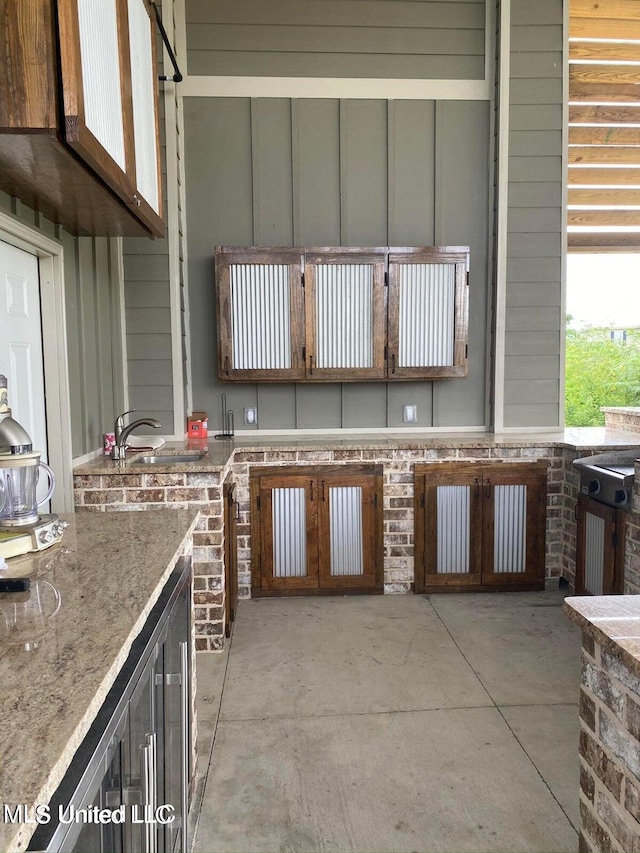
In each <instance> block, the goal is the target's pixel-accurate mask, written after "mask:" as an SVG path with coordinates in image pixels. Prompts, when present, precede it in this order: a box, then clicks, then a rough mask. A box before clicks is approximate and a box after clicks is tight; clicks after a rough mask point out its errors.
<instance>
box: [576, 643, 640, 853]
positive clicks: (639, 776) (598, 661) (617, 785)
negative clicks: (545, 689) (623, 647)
mask: <svg viewBox="0 0 640 853" xmlns="http://www.w3.org/2000/svg"><path fill="white" fill-rule="evenodd" d="M639 690H640V684H639V682H638V678H637V676H636V675H635V674H634V673H632V672H631V671H630V670H629V669H628V668H627V667H626V666H625V664H623V663H622V662H621V661H620V660H619V659H618V658H616V657H614V656H613V655H612V654H611V652H609V651H608V650H606V649H603V648H602V647H601V646H600V645H599V644H598V643H596V642H594V640H593V639H592V638H591V637H589V636H587V635H586V634H583V647H582V686H581V691H580V819H581V831H580V848H579V849H580V851H585V853H597V851H612V853H631V851H638V850H640V696H639V695H638V692H639Z"/></svg>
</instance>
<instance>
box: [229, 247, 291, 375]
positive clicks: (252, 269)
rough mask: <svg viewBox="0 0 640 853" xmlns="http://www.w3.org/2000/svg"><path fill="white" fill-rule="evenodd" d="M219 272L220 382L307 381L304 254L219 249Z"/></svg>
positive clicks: (273, 250)
mask: <svg viewBox="0 0 640 853" xmlns="http://www.w3.org/2000/svg"><path fill="white" fill-rule="evenodd" d="M215 271H216V300H217V314H218V379H220V380H221V381H222V382H228V381H231V380H238V381H244V382H257V381H260V382H297V381H300V380H301V379H303V378H304V359H303V356H302V349H303V346H304V297H303V290H302V267H301V255H300V251H299V250H296V249H252V248H248V249H241V248H239V249H234V248H233V247H225V246H217V247H216V252H215Z"/></svg>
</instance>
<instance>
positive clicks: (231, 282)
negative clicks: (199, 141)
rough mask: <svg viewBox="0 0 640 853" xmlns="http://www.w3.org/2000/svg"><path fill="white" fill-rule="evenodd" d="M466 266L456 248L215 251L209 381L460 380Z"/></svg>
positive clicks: (465, 317) (463, 363)
mask: <svg viewBox="0 0 640 853" xmlns="http://www.w3.org/2000/svg"><path fill="white" fill-rule="evenodd" d="M468 268H469V249H468V248H466V247H460V246H454V247H450V246H436V247H432V248H425V247H420V248H413V249H389V248H387V247H383V248H379V247H376V248H359V247H344V246H340V247H331V248H326V247H325V248H308V247H305V248H292V249H271V248H264V247H259V246H251V247H224V246H222V247H221V246H218V247H216V250H215V269H216V288H217V301H218V342H219V362H218V376H219V378H220V379H221V380H223V381H224V380H227V381H231V380H241V381H251V382H257V381H260V382H278V381H283V380H289V381H295V382H367V381H380V380H388V381H395V380H410V379H425V380H430V379H446V378H449V377H465V376H466V375H467V329H468V324H469V312H468V304H467V302H468V297H467V291H468ZM387 285H388V286H387Z"/></svg>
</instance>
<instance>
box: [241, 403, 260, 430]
mask: <svg viewBox="0 0 640 853" xmlns="http://www.w3.org/2000/svg"><path fill="white" fill-rule="evenodd" d="M257 423H258V410H257V409H256V407H255V406H247V407H246V408H245V410H244V424H245V426H255V425H256V424H257Z"/></svg>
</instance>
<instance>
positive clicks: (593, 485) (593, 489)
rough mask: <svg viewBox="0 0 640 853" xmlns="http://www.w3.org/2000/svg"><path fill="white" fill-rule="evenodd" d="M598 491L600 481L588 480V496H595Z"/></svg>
mask: <svg viewBox="0 0 640 853" xmlns="http://www.w3.org/2000/svg"><path fill="white" fill-rule="evenodd" d="M599 491H600V480H589V494H590V495H597V494H598V492H599Z"/></svg>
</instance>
